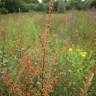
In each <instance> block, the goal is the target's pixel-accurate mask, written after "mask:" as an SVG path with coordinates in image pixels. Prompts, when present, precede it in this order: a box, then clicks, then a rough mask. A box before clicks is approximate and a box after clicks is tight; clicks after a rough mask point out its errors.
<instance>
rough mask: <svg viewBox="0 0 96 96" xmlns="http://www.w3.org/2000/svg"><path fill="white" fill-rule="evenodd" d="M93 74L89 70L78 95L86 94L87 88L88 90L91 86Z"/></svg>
mask: <svg viewBox="0 0 96 96" xmlns="http://www.w3.org/2000/svg"><path fill="white" fill-rule="evenodd" d="M94 75H95V74H94V73H93V72H91V73H90V75H89V76H88V78H87V79H86V80H85V81H84V82H83V83H84V85H83V88H82V89H81V93H80V96H88V90H89V87H90V86H91V83H92V80H93V78H94Z"/></svg>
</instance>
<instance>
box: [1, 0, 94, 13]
mask: <svg viewBox="0 0 96 96" xmlns="http://www.w3.org/2000/svg"><path fill="white" fill-rule="evenodd" d="M53 2H54V12H64V11H66V10H71V9H78V10H87V9H90V8H96V0H85V1H82V0H53ZM47 10H48V0H42V3H40V2H39V1H38V0H0V13H13V12H29V11H45V12H47Z"/></svg>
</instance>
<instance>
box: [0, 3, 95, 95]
mask: <svg viewBox="0 0 96 96" xmlns="http://www.w3.org/2000/svg"><path fill="white" fill-rule="evenodd" d="M49 4H50V5H49V14H37V13H36V14H35V15H34V14H32V13H26V14H21V13H19V14H9V15H1V16H0V18H1V21H0V96H95V95H96V71H95V70H96V65H95V64H96V47H95V45H96V44H95V41H96V39H95V38H96V37H95V33H96V23H95V20H96V16H95V12H90V11H86V12H85V11H70V12H66V13H64V14H52V13H51V11H52V6H53V5H52V3H49ZM47 15H48V17H47V18H46V16H47ZM46 19H47V20H46ZM46 21H47V23H46ZM44 29H45V30H44Z"/></svg>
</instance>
